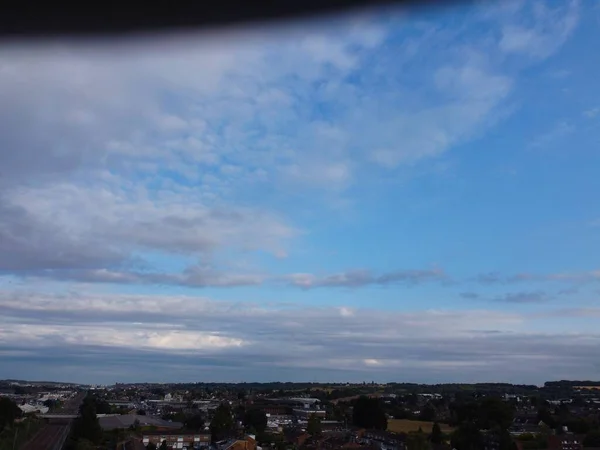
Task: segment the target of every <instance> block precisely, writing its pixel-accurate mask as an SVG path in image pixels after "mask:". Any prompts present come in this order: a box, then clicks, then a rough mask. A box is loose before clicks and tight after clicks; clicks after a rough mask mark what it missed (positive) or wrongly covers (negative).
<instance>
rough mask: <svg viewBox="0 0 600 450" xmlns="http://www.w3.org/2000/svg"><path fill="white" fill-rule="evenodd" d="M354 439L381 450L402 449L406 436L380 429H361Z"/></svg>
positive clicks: (404, 446)
mask: <svg viewBox="0 0 600 450" xmlns="http://www.w3.org/2000/svg"><path fill="white" fill-rule="evenodd" d="M355 441H356V442H358V443H359V444H362V445H370V446H373V447H375V448H378V449H381V450H404V449H405V448H406V436H405V435H402V434H397V433H392V432H390V431H382V430H361V431H359V432H358V433H357V435H356V436H355Z"/></svg>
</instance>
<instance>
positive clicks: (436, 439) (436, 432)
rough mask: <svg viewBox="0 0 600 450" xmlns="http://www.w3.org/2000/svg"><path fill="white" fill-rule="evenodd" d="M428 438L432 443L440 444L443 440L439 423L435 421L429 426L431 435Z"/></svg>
mask: <svg viewBox="0 0 600 450" xmlns="http://www.w3.org/2000/svg"><path fill="white" fill-rule="evenodd" d="M429 440H430V441H431V443H432V444H441V443H442V442H443V441H444V435H443V434H442V429H441V428H440V424H439V423H437V422H435V423H434V424H433V426H432V427H431V437H430V438H429Z"/></svg>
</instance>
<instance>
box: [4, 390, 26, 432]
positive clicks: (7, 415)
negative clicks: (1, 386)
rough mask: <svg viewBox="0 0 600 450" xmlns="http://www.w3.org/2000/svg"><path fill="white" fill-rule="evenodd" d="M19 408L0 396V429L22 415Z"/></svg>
mask: <svg viewBox="0 0 600 450" xmlns="http://www.w3.org/2000/svg"><path fill="white" fill-rule="evenodd" d="M22 414H23V413H22V412H21V409H19V407H18V406H17V404H16V403H15V402H13V401H12V400H11V399H9V398H7V397H0V431H2V430H4V428H5V427H7V426H9V425H12V423H13V422H14V421H15V419H17V418H19V417H21V416H22Z"/></svg>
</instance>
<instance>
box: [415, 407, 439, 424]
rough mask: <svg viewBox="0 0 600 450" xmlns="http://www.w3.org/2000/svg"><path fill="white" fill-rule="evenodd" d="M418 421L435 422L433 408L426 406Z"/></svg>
mask: <svg viewBox="0 0 600 450" xmlns="http://www.w3.org/2000/svg"><path fill="white" fill-rule="evenodd" d="M419 420H422V421H424V422H431V421H433V420H435V408H434V407H433V406H431V405H427V406H426V407H425V408H423V411H421V414H419Z"/></svg>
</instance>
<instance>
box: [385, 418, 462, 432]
mask: <svg viewBox="0 0 600 450" xmlns="http://www.w3.org/2000/svg"><path fill="white" fill-rule="evenodd" d="M432 426H433V422H423V421H421V420H407V419H389V420H388V431H393V432H395V433H409V432H411V431H419V427H421V429H422V430H423V432H425V433H431V427H432ZM440 428H441V429H442V433H451V432H452V431H453V430H454V428H452V427H450V426H448V425H446V424H443V423H440Z"/></svg>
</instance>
